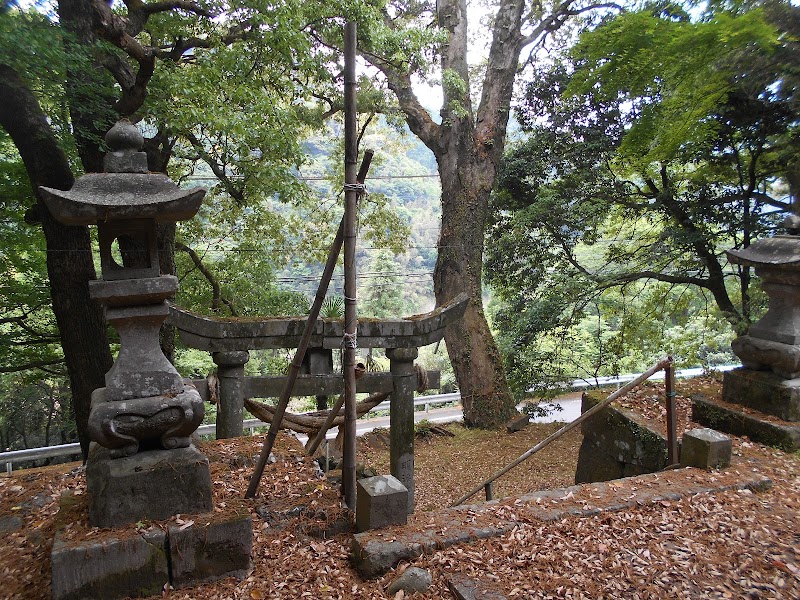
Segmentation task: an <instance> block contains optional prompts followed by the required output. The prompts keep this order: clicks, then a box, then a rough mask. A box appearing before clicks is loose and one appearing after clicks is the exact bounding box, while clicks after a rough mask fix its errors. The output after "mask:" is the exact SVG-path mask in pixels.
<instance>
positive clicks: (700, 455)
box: [681, 427, 733, 469]
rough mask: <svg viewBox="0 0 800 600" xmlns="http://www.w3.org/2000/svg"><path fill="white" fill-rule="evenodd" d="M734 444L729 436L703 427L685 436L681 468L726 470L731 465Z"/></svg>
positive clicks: (682, 446)
mask: <svg viewBox="0 0 800 600" xmlns="http://www.w3.org/2000/svg"><path fill="white" fill-rule="evenodd" d="M732 447H733V444H732V442H731V438H729V437H728V436H727V435H725V434H722V433H720V432H719V431H714V430H713V429H708V428H706V427H701V428H698V429H692V430H691V431H687V432H686V433H684V434H683V440H682V442H681V466H684V467H698V468H700V469H724V468H725V467H727V466H729V465H730V464H731V450H732Z"/></svg>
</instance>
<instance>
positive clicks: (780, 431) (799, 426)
mask: <svg viewBox="0 0 800 600" xmlns="http://www.w3.org/2000/svg"><path fill="white" fill-rule="evenodd" d="M691 398H692V420H693V421H695V422H696V423H700V424H701V425H705V426H706V427H711V428H713V429H716V430H717V431H723V432H725V433H730V434H733V435H739V436H742V435H745V436H747V437H748V438H750V439H751V440H753V441H754V442H759V443H761V444H766V445H768V446H773V447H775V448H780V449H782V450H786V451H787V452H794V451H795V450H799V449H800V423H792V422H789V421H782V420H780V419H778V418H777V417H774V416H772V415H768V414H765V413H761V412H759V411H757V410H755V409H753V408H747V409H745V408H744V407H740V406H737V405H735V404H730V403H728V402H723V401H722V400H719V399H717V398H711V397H709V396H706V395H704V394H694V395H692V397H691Z"/></svg>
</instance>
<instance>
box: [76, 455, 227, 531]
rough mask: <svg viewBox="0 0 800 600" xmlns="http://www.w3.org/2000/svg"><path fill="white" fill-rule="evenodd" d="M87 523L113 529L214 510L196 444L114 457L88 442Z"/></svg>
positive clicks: (203, 460) (205, 464)
mask: <svg viewBox="0 0 800 600" xmlns="http://www.w3.org/2000/svg"><path fill="white" fill-rule="evenodd" d="M86 488H87V491H88V492H89V522H90V523H91V524H92V525H93V526H94V527H117V526H120V525H125V524H127V523H136V522H137V521H142V520H160V519H168V518H169V517H171V516H173V515H176V514H198V513H206V512H210V511H211V510H212V509H213V504H212V500H211V475H210V474H209V470H208V459H207V458H206V457H205V456H204V455H203V454H202V453H201V452H200V451H199V450H197V449H196V448H195V447H194V446H189V447H188V448H177V449H175V450H148V451H145V452H139V453H138V454H134V455H133V456H127V457H124V458H115V459H112V458H111V457H110V455H109V451H108V450H107V449H106V448H103V447H102V446H99V445H97V444H92V448H91V450H90V452H89V460H88V462H87V465H86Z"/></svg>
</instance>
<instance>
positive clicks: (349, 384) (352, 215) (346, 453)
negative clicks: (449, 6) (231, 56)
mask: <svg viewBox="0 0 800 600" xmlns="http://www.w3.org/2000/svg"><path fill="white" fill-rule="evenodd" d="M356 117H357V107H356V24H355V23H353V22H348V23H346V24H345V28H344V181H345V192H344V207H345V208H344V339H343V340H342V342H343V345H344V357H343V361H342V362H343V363H344V364H343V367H344V407H345V409H344V449H343V453H342V496H343V497H344V503H345V505H346V506H347V507H348V508H350V509H351V510H355V508H356V349H357V348H358V341H357V339H356V329H357V326H358V312H357V309H356V211H357V203H358V195H359V190H358V188H357V183H358V182H357V179H356V161H357V160H358V137H357V132H356Z"/></svg>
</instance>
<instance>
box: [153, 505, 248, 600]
mask: <svg viewBox="0 0 800 600" xmlns="http://www.w3.org/2000/svg"><path fill="white" fill-rule="evenodd" d="M252 550H253V522H252V521H251V520H250V516H249V515H243V516H240V517H236V518H233V519H230V520H226V521H216V522H212V523H208V524H203V522H202V521H201V522H199V523H195V524H194V525H192V526H191V527H187V528H185V529H184V528H181V527H170V528H169V556H170V569H171V578H170V579H171V581H172V586H173V587H175V588H181V587H186V586H190V585H196V584H198V583H202V582H206V581H214V580H217V579H222V578H223V577H237V578H238V579H244V578H245V577H247V576H248V575H249V574H250V572H251V571H252V568H253V563H252V560H251V555H252Z"/></svg>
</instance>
